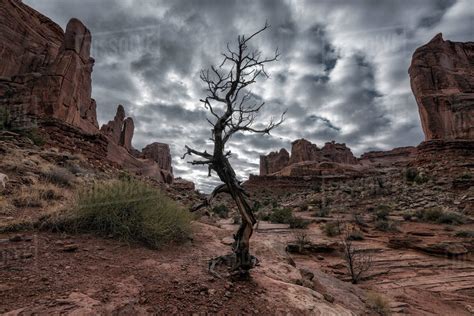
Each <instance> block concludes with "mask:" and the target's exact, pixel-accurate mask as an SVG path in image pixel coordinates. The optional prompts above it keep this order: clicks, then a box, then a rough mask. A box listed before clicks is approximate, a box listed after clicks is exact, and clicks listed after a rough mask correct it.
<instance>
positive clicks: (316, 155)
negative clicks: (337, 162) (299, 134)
mask: <svg viewBox="0 0 474 316" xmlns="http://www.w3.org/2000/svg"><path fill="white" fill-rule="evenodd" d="M321 158H322V154H321V151H320V149H319V148H318V146H316V144H312V143H311V142H310V141H307V140H306V139H304V138H302V139H298V140H295V141H294V142H293V143H291V158H290V162H289V163H290V164H293V163H297V162H303V161H320V160H321Z"/></svg>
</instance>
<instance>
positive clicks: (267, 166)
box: [260, 148, 290, 176]
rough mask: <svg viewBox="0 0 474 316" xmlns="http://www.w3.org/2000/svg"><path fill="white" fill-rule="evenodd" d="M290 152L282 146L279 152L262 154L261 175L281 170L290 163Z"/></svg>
mask: <svg viewBox="0 0 474 316" xmlns="http://www.w3.org/2000/svg"><path fill="white" fill-rule="evenodd" d="M289 160H290V154H289V153H288V151H286V149H284V148H282V149H280V151H279V152H271V153H269V154H268V155H266V156H264V155H262V156H260V175H261V176H264V175H267V174H272V173H274V172H277V171H280V170H281V169H283V168H284V167H286V166H287V165H288V162H289Z"/></svg>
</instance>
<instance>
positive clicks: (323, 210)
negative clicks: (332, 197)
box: [314, 207, 331, 217]
mask: <svg viewBox="0 0 474 316" xmlns="http://www.w3.org/2000/svg"><path fill="white" fill-rule="evenodd" d="M330 212H331V210H330V209H329V207H321V208H320V209H319V210H317V211H316V212H315V213H314V216H315V217H329V213H330Z"/></svg>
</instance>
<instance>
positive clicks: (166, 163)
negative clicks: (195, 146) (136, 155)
mask: <svg viewBox="0 0 474 316" xmlns="http://www.w3.org/2000/svg"><path fill="white" fill-rule="evenodd" d="M141 157H142V158H144V159H151V160H153V161H155V162H156V163H158V166H160V168H161V169H163V170H166V171H169V172H171V173H172V172H173V168H172V167H171V152H170V146H169V145H168V144H163V143H156V142H155V143H151V144H149V145H147V146H145V148H143V149H142V152H141Z"/></svg>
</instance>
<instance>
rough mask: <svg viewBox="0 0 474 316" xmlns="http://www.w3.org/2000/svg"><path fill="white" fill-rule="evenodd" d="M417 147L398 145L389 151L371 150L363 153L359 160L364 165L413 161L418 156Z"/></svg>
mask: <svg viewBox="0 0 474 316" xmlns="http://www.w3.org/2000/svg"><path fill="white" fill-rule="evenodd" d="M416 154H417V149H416V147H413V146H407V147H397V148H394V149H392V150H387V151H369V152H367V153H364V154H362V156H360V158H359V162H360V163H361V164H363V165H370V164H375V165H392V164H400V163H406V162H409V161H412V160H413V159H415V158H416Z"/></svg>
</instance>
